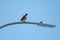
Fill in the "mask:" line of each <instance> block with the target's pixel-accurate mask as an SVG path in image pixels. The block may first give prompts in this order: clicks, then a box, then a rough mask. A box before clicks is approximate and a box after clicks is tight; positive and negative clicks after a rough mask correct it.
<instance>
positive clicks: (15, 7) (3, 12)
mask: <svg viewBox="0 0 60 40" xmlns="http://www.w3.org/2000/svg"><path fill="white" fill-rule="evenodd" d="M25 13H28V18H27V21H31V22H40V21H43V22H44V23H48V24H54V25H56V28H47V27H41V26H40V27H39V26H37V25H31V24H22V25H21V24H20V25H11V26H8V27H6V28H3V29H1V30H0V40H60V38H59V37H60V0H0V25H4V24H6V23H10V22H17V21H20V19H21V17H22V16H23V15H24V14H25Z"/></svg>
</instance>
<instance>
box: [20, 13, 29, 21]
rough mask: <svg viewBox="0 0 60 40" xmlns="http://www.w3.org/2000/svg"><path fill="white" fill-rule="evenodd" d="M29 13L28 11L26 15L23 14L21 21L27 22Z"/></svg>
mask: <svg viewBox="0 0 60 40" xmlns="http://www.w3.org/2000/svg"><path fill="white" fill-rule="evenodd" d="M27 15H28V14H27V13H26V14H25V15H23V17H22V18H21V20H20V21H21V22H25V21H26V19H27Z"/></svg>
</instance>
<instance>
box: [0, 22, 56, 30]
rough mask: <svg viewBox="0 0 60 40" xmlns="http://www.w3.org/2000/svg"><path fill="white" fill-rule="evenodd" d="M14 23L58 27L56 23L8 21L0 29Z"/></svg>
mask: <svg viewBox="0 0 60 40" xmlns="http://www.w3.org/2000/svg"><path fill="white" fill-rule="evenodd" d="M14 24H36V25H38V26H42V27H50V28H54V27H56V26H55V25H50V24H44V23H36V22H12V23H8V24H5V25H2V26H0V29H2V28H4V27H7V26H10V25H14Z"/></svg>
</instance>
